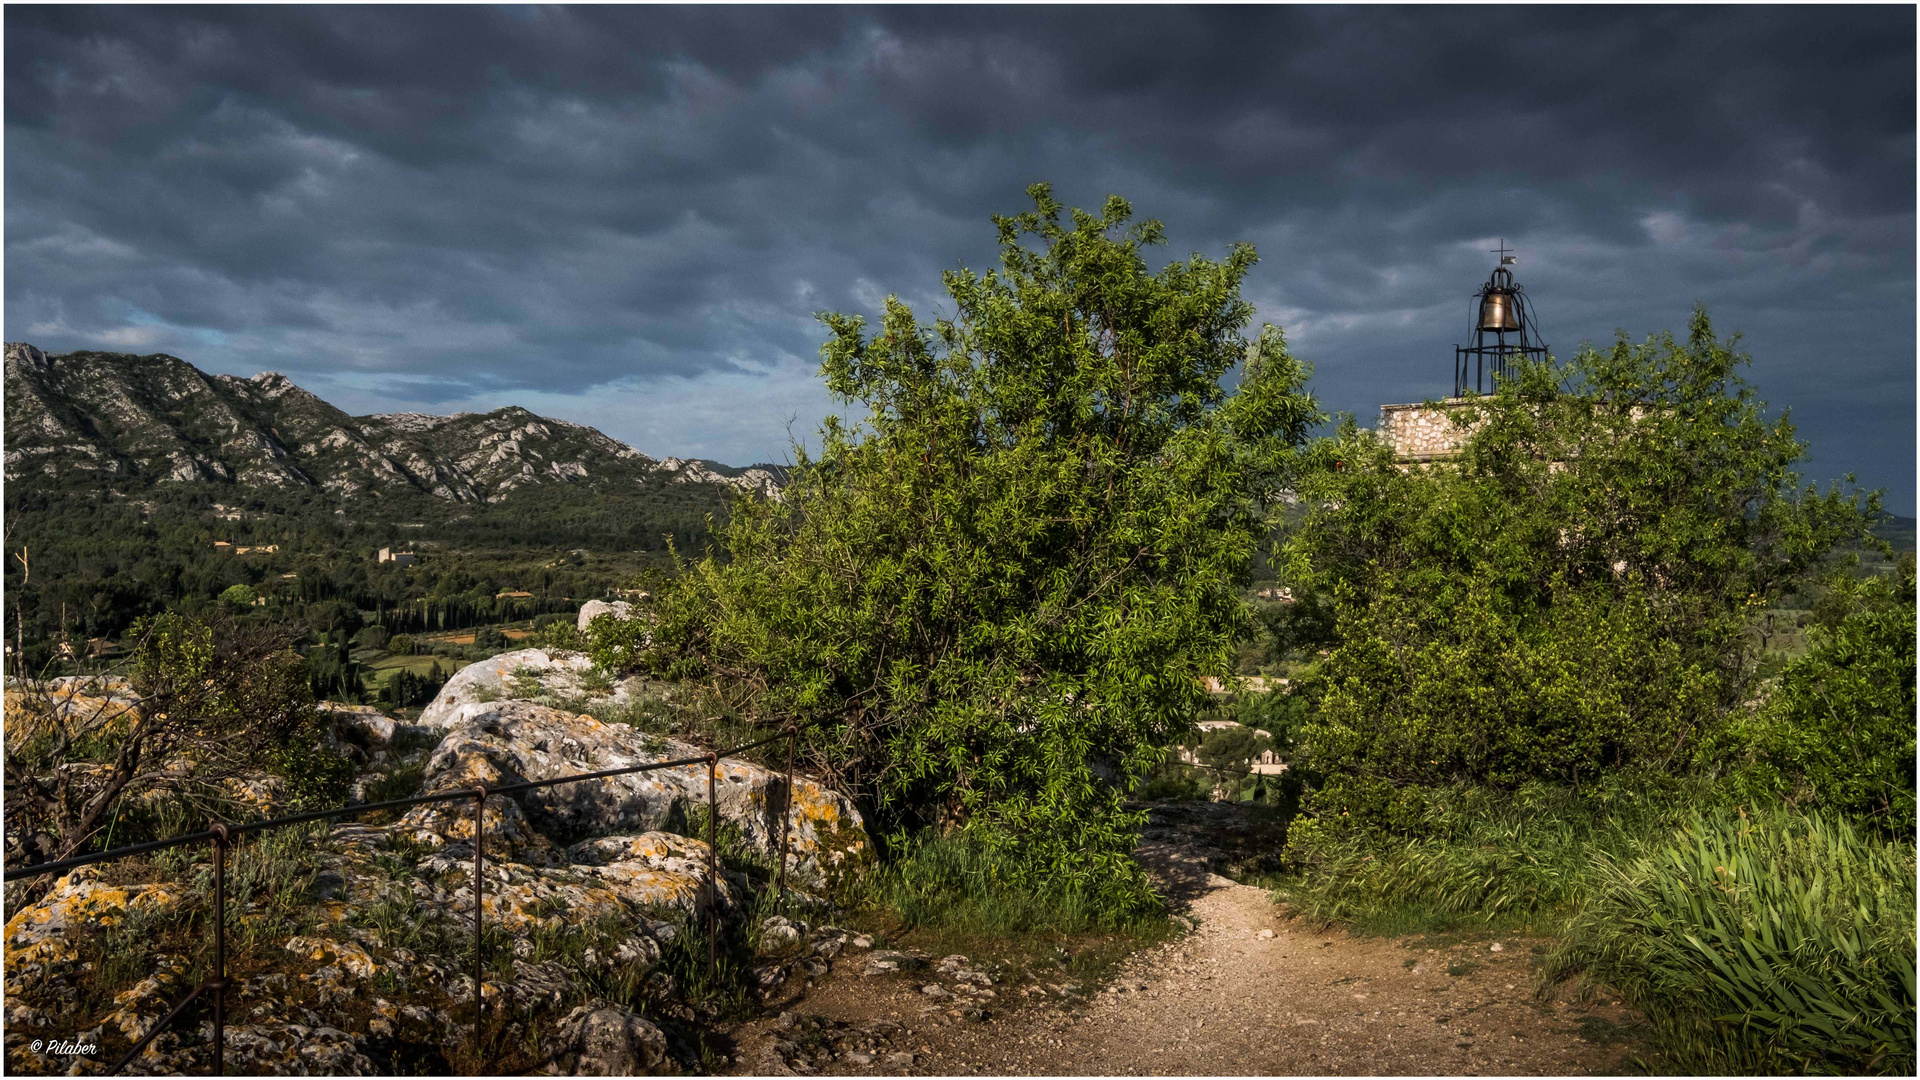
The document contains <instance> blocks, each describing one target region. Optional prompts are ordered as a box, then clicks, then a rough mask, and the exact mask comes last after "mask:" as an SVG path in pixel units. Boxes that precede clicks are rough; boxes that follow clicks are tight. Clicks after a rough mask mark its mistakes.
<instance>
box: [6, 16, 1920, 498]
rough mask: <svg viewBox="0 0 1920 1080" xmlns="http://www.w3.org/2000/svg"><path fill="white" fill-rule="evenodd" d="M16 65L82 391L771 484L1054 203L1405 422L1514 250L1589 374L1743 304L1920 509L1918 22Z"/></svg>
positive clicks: (45, 37)
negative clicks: (503, 435)
mask: <svg viewBox="0 0 1920 1080" xmlns="http://www.w3.org/2000/svg"><path fill="white" fill-rule="evenodd" d="M6 29H7V38H6V64H7V71H6V80H7V81H6V110H7V136H6V140H7V143H6V148H7V163H6V180H7V202H6V225H7V233H6V269H7V272H8V273H7V288H6V316H7V336H8V337H9V338H11V339H27V340H32V341H34V342H35V343H36V344H39V345H41V346H42V347H45V348H50V349H65V348H74V347H87V346H93V347H115V348H127V349H140V350H148V349H165V350H167V351H171V352H175V353H177V354H180V355H183V356H186V357H187V358H189V359H192V360H194V361H195V362H197V363H201V364H202V365H203V366H209V367H214V368H217V369H221V370H232V371H239V372H243V373H251V372H252V371H254V370H258V369H261V368H266V367H278V368H282V369H285V370H287V371H288V372H289V373H290V374H293V375H294V376H295V378H296V379H300V380H302V381H304V382H307V383H309V384H312V385H314V387H315V389H318V390H321V391H322V392H323V393H329V392H332V393H335V394H337V395H338V396H340V397H341V398H342V400H343V402H345V403H349V404H352V405H354V406H355V407H362V408H368V409H371V408H387V407H398V406H400V405H403V404H425V405H435V404H446V405H452V404H461V403H466V404H488V405H490V404H500V403H504V402H505V401H509V400H523V401H526V402H528V403H530V404H533V405H536V406H537V407H543V408H545V409H546V410H547V411H551V412H556V413H559V414H561V415H569V416H576V417H578V418H581V419H586V420H588V421H589V422H594V423H598V424H601V425H602V426H605V427H607V428H608V429H609V430H611V431H613V432H614V433H615V434H619V435H622V436H623V437H627V438H630V439H634V440H635V441H636V442H637V443H639V444H640V445H641V446H642V448H643V449H647V450H649V451H650V452H654V453H666V452H682V453H686V452H697V453H706V454H709V455H710V456H720V457H723V458H731V459H734V460H744V459H747V458H756V457H771V456H776V455H777V453H778V450H779V448H780V446H781V445H782V443H783V440H784V439H785V432H784V430H782V428H781V426H780V425H779V423H778V422H777V420H778V418H779V415H778V414H780V413H781V412H782V411H785V412H788V413H792V412H797V413H800V414H802V420H801V423H800V424H799V425H798V427H799V429H801V430H804V429H806V428H807V427H809V426H810V425H811V423H812V420H813V417H814V415H816V414H817V413H818V411H819V409H820V408H822V407H824V401H823V399H822V397H821V395H820V393H819V390H818V387H817V385H815V384H813V383H811V382H810V381H809V373H810V370H811V368H812V366H813V364H814V362H815V361H814V352H815V349H816V348H817V346H818V344H819V340H820V332H819V329H818V327H817V326H816V325H815V324H814V323H813V321H812V318H811V313H812V312H814V311H816V310H820V309H825V308H838V309H851V310H860V311H872V310H873V309H874V308H875V307H876V306H877V302H878V300H879V298H880V297H881V296H883V295H885V294H886V293H887V292H897V293H899V294H901V295H902V296H903V297H906V298H907V299H909V300H910V301H912V302H914V303H916V304H918V305H922V306H925V305H930V304H935V303H937V301H938V300H939V296H938V290H939V280H938V273H939V271H940V270H941V269H943V268H947V267H951V266H954V265H956V264H958V263H962V262H964V263H967V264H969V265H974V266H984V265H986V264H989V263H990V262H991V261H992V259H993V249H992V233H991V229H990V227H989V226H988V225H987V222H986V215H987V214H988V213H990V212H994V211H1010V210H1015V209H1018V208H1019V207H1020V205H1021V203H1022V201H1023V198H1022V196H1021V194H1020V192H1021V190H1022V188H1024V187H1025V185H1026V184H1027V183H1029V182H1031V181H1032V180H1034V179H1041V178H1045V179H1050V180H1052V181H1053V182H1054V183H1055V184H1056V187H1057V190H1058V192H1059V193H1060V195H1061V196H1062V197H1063V198H1064V199H1066V200H1067V201H1068V202H1070V203H1076V204H1080V205H1097V204H1098V202H1099V200H1100V199H1101V198H1102V197H1103V196H1104V195H1105V194H1106V193H1107V192H1109V191H1117V192H1120V193H1123V194H1125V195H1127V196H1128V197H1129V198H1130V199H1131V200H1132V201H1133V202H1134V205H1135V206H1136V207H1137V208H1138V209H1139V210H1140V211H1141V212H1142V213H1147V214H1152V215H1154V216H1158V217H1161V218H1162V219H1163V220H1165V221H1166V222H1167V224H1168V228H1169V235H1170V236H1171V237H1172V239H1173V243H1172V244H1171V245H1170V250H1169V251H1168V252H1167V254H1168V255H1170V256H1171V255H1181V254H1184V253H1185V252H1186V251H1188V250H1200V251H1203V252H1206V253H1208V254H1214V255H1217V254H1219V253H1221V252H1222V251H1224V249H1225V245H1226V244H1227V243H1229V242H1231V241H1233V240H1240V239H1246V240H1252V241H1254V242H1255V243H1256V244H1258V245H1259V248H1260V250H1261V253H1262V255H1263V257H1264V260H1265V261H1264V262H1263V264H1262V265H1261V266H1260V267H1259V268H1257V269H1256V270H1255V272H1254V274H1253V275H1252V277H1250V278H1249V280H1248V283H1247V291H1248V295H1249V296H1250V297H1251V298H1252V299H1254V300H1255V301H1256V302H1257V303H1258V305H1259V307H1260V312H1261V318H1263V319H1266V320H1269V321H1273V322H1276V323H1280V324H1282V325H1284V326H1285V327H1286V328H1287V329H1288V331H1289V334H1290V336H1291V339H1292V340H1293V342H1294V343H1295V345H1296V348H1297V350H1298V351H1299V352H1300V353H1302V354H1303V355H1304V356H1306V357H1307V358H1309V359H1311V360H1313V361H1315V362H1316V363H1317V365H1318V371H1319V377H1318V379H1317V381H1316V385H1317V387H1318V388H1319V390H1320V391H1321V393H1322V395H1323V397H1324V398H1325V399H1326V400H1327V401H1328V403H1329V404H1331V405H1333V406H1335V407H1338V408H1345V409H1352V410H1354V411H1356V412H1358V413H1360V414H1361V416H1362V419H1363V422H1370V417H1371V414H1372V411H1373V410H1374V409H1375V408H1376V407H1377V406H1378V404H1380V403H1381V402H1382V401H1388V400H1410V399H1417V398H1420V397H1424V396H1428V395H1431V394H1435V393H1439V392H1444V391H1445V390H1446V389H1447V387H1448V384H1449V379H1450V374H1449V372H1450V367H1449V365H1450V361H1451V351H1450V347H1451V345H1452V344H1453V342H1454V341H1456V340H1458V339H1459V338H1460V336H1461V331H1462V330H1463V329H1464V325H1465V319H1466V297H1467V296H1468V294H1469V293H1471V291H1472V289H1473V288H1474V286H1475V284H1476V283H1477V282H1478V281H1479V280H1481V279H1483V278H1484V276H1485V273H1486V270H1487V268H1488V266H1489V265H1490V263H1491V259H1490V257H1489V256H1488V255H1487V254H1486V252H1485V250H1484V249H1485V248H1487V247H1488V246H1490V242H1491V241H1492V240H1493V239H1495V238H1497V237H1506V238H1507V239H1508V240H1509V241H1510V242H1513V243H1515V244H1516V245H1517V246H1518V247H1519V248H1520V251H1521V258H1522V263H1521V268H1522V271H1523V273H1522V278H1523V280H1524V281H1525V282H1526V284H1527V285H1528V287H1529V289H1530V291H1531V292H1532V293H1533V295H1534V298H1535V301H1536V304H1537V306H1538V307H1539V309H1540V311H1541V314H1542V317H1543V320H1544V322H1545V329H1546V330H1547V331H1548V334H1549V339H1550V340H1551V341H1552V342H1553V344H1554V345H1555V346H1556V348H1557V349H1558V350H1559V351H1562V352H1565V351H1568V350H1569V349H1570V348H1571V347H1572V346H1573V345H1574V344H1576V343H1577V342H1578V341H1579V340H1581V339H1596V340H1600V341H1605V340H1607V339H1608V338H1610V336H1611V334H1612V331H1613V329H1614V328H1615V327H1625V328H1627V329H1629V330H1630V331H1631V332H1633V333H1634V334H1635V335H1636V336H1638V335H1642V334H1644V333H1646V332H1649V331H1652V330H1655V329H1661V328H1668V327H1672V328H1681V327H1683V326H1684V322H1685V319H1686V315H1687V312H1688V310H1689V309H1690V307H1691V305H1692V304H1693V303H1694V302H1695V301H1696V300H1698V301H1703V302H1705V303H1707V304H1708V305H1709V306H1710V308H1711V309H1712V310H1713V312H1714V314H1715V317H1716V319H1717V321H1718V322H1719V323H1720V324H1721V325H1722V326H1725V327H1739V328H1742V329H1744V330H1745V331H1746V332H1747V343H1748V346H1749V347H1750V348H1751V349H1752V351H1753V352H1754V354H1755V357H1756V366H1755V369H1754V371H1753V377H1754V380H1755V381H1756V382H1758V383H1759V384H1760V386H1761V389H1762V392H1763V394H1764V395H1765V396H1767V397H1768V398H1769V399H1771V400H1773V401H1774V402H1775V403H1777V404H1790V405H1792V406H1793V407H1794V409H1795V416H1796V419H1797V420H1798V421H1799V422H1800V423H1801V426H1802V429H1803V432H1805V433H1806V434H1807V435H1808V436H1809V437H1810V438H1811V439H1812V440H1813V441H1814V443H1815V446H1816V458H1815V462H1814V464H1815V468H1814V469H1813V470H1810V471H1813V472H1817V473H1820V474H1821V475H1826V474H1830V473H1838V472H1841V471H1844V470H1846V469H1855V470H1858V471H1859V472H1860V473H1861V474H1862V479H1863V480H1864V481H1866V482H1869V483H1872V484H1878V485H1884V486H1889V487H1892V488H1894V489H1896V494H1895V496H1894V498H1893V500H1892V501H1893V503H1894V504H1895V505H1896V506H1898V507H1899V508H1901V509H1902V510H1903V511H1906V512H1911V510H1912V505H1913V498H1912V488H1913V458H1912V456H1911V448H1912V446H1913V412H1912V406H1913V397H1914V394H1913V385H1914V366H1913V364H1914V275H1913V270H1914V246H1913V243H1914V218H1913V212H1914V47H1913V40H1914V34H1913V31H1914V13H1913V11H1912V9H1910V8H1886V7H1882V8H1832V7H1824V8H1806V9H1782V8H1761V9H1737V8H1701V9H1695V8H1689V9H1668V8H1651V9H1650V8H1607V9H1567V8H1551V9H1548V8H1537V9H1528V8H1476V9H1435V8H1417V9H1399V8H1360V9H1321V8H1298V7H1289V8H1246V7H1236V8H1225V9H1210V8H1169V9H1157V8H1147V9H1143V8H1121V9H1102V8H1087V7H1071V8H1013V9H1001V8H986V7H974V8H954V9H947V8H926V7H903V8H888V9H879V10H865V9H849V8H830V9H807V8H791V7H787V8H773V9H756V8H739V7H722V8H698V9H656V8H605V7H594V8H557V9H556V8H536V9H521V8H512V9H509V8H446V7H428V8H418V9H406V8H393V7H354V8H312V9H308V8H291V9H290V8H278V7H276V8H261V9H250V8H238V9H236V8H217V9H204V10H203V9H177V8H168V9H141V8H117V7H116V8H106V7H89V8H74V9H67V8H25V7H10V8H8V9H7V13H6ZM715 394H720V395H725V396H730V397H731V398H733V399H734V400H733V402H732V406H733V407H732V408H730V409H728V408H721V409H717V410H716V409H714V408H711V407H708V406H706V405H705V404H703V402H704V399H705V398H706V397H710V396H712V395H715ZM614 402H619V403H620V406H619V410H618V411H610V410H614V405H613V404H612V403H614ZM755 402H758V403H759V404H758V405H754V404H752V403H755ZM716 427H718V428H719V429H721V430H717V431H716V430H714V428H716ZM735 429H737V430H735Z"/></svg>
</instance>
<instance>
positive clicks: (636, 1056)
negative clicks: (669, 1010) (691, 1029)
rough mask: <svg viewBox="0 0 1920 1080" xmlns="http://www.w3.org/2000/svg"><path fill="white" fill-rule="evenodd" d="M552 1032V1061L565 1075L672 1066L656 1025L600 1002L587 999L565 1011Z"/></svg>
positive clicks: (637, 1072)
mask: <svg viewBox="0 0 1920 1080" xmlns="http://www.w3.org/2000/svg"><path fill="white" fill-rule="evenodd" d="M556 1035H557V1037H558V1038H557V1042H558V1044H559V1052H558V1053H557V1054H556V1055H555V1056H556V1057H557V1058H558V1059H559V1060H558V1061H557V1062H556V1064H557V1065H559V1066H560V1067H561V1068H562V1069H564V1070H565V1072H566V1075H568V1076H654V1075H659V1074H660V1073H662V1072H664V1071H667V1070H669V1069H671V1068H672V1065H673V1062H672V1059H671V1058H669V1057H668V1056H667V1037H666V1035H665V1034H664V1033H662V1032H661V1030H660V1029H659V1028H657V1027H655V1026H653V1024H651V1023H649V1022H648V1021H647V1020H645V1019H644V1018H642V1017H639V1016H635V1015H634V1014H633V1013H631V1012H629V1011H627V1010H626V1009H622V1008H617V1007H615V1006H612V1005H608V1004H606V1003H604V1002H599V1001H593V1002H589V1003H587V1004H585V1005H581V1006H579V1007H578V1008H576V1009H574V1010H573V1011H572V1012H570V1013H568V1014H567V1015H566V1016H565V1017H564V1018H563V1019H562V1020H561V1021H560V1023H559V1025H558V1028H557V1030H556ZM569 1059H571V1060H569Z"/></svg>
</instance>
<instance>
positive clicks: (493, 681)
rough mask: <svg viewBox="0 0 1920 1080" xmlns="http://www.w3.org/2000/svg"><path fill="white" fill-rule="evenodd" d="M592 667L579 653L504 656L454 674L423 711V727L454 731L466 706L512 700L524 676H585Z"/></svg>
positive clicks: (533, 651) (539, 651)
mask: <svg viewBox="0 0 1920 1080" xmlns="http://www.w3.org/2000/svg"><path fill="white" fill-rule="evenodd" d="M592 666H593V662H592V661H590V660H588V659H587V658H586V657H585V656H582V655H580V654H579V653H562V652H553V653H549V652H547V651H546V650H545V649H518V650H515V651H513V652H504V653H501V654H500V655H499V656H495V657H492V658H491V659H487V660H482V661H479V662H478V663H473V664H468V665H467V666H466V667H463V668H461V669H460V670H459V671H456V672H454V674H453V677H452V678H450V679H448V680H447V684H446V685H445V686H442V687H441V688H440V692H439V693H438V694H436V695H434V698H433V700H432V701H431V702H429V703H428V704H427V707H426V708H425V709H423V710H421V712H420V723H421V724H423V725H425V726H427V727H435V728H446V727H451V726H453V725H454V724H456V723H458V722H459V718H460V717H461V715H462V714H461V711H460V710H461V709H462V708H463V707H465V706H468V705H476V704H486V703H489V702H494V701H499V700H501V699H502V698H509V697H512V696H513V688H512V680H513V677H514V675H515V674H517V673H520V672H529V673H533V674H535V675H540V674H546V673H550V672H551V671H553V670H554V669H555V668H565V669H568V670H570V671H576V672H584V671H586V670H587V669H588V668H590V667H592Z"/></svg>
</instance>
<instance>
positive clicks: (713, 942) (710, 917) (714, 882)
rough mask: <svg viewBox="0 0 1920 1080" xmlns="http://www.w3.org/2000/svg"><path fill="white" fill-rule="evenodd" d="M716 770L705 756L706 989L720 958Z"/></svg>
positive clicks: (713, 757)
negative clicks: (714, 784) (714, 785)
mask: <svg viewBox="0 0 1920 1080" xmlns="http://www.w3.org/2000/svg"><path fill="white" fill-rule="evenodd" d="M719 767H720V755H719V754H714V753H709V754H708V755H707V986H708V988H709V989H711V988H712V987H713V970H714V966H715V964H716V962H717V961H718V958H719V954H720V870H719V862H718V856H717V854H716V852H717V851H718V850H719V846H720V831H719V826H720V805H719V802H718V800H717V799H716V798H715V797H714V794H713V781H714V773H715V772H716V771H717V770H718V769H719Z"/></svg>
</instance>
